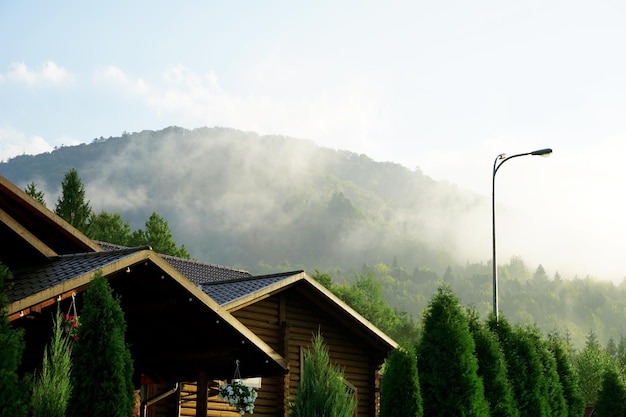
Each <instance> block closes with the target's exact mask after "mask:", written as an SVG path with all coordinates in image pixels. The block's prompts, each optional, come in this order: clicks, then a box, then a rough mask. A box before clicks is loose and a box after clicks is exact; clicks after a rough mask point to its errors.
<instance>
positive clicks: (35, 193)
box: [24, 181, 46, 207]
mask: <svg viewBox="0 0 626 417" xmlns="http://www.w3.org/2000/svg"><path fill="white" fill-rule="evenodd" d="M24 191H25V192H26V194H28V195H29V196H31V197H32V198H33V199H35V201H38V202H39V203H40V204H41V205H43V206H44V207H46V200H45V199H44V194H43V191H39V190H37V185H36V184H35V182H34V181H31V182H30V183H29V184H28V185H26V188H25V189H24Z"/></svg>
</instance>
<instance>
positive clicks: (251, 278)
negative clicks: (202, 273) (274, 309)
mask: <svg viewBox="0 0 626 417" xmlns="http://www.w3.org/2000/svg"><path fill="white" fill-rule="evenodd" d="M302 272H304V271H303V270H299V271H291V272H280V273H276V274H268V275H252V276H249V277H241V278H231V279H223V280H219V281H207V282H202V283H200V286H201V287H203V286H205V285H222V284H233V283H237V282H245V281H255V280H261V279H268V278H278V277H288V276H292V275H296V274H300V273H302Z"/></svg>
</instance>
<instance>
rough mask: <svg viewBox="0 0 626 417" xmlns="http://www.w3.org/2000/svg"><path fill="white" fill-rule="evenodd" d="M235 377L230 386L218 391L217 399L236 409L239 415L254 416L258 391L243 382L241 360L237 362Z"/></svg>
mask: <svg viewBox="0 0 626 417" xmlns="http://www.w3.org/2000/svg"><path fill="white" fill-rule="evenodd" d="M235 365H236V366H235V375H234V376H233V379H232V380H231V381H230V384H222V385H220V387H219V389H218V394H217V398H219V399H220V400H224V401H226V402H228V404H230V405H231V406H232V407H235V409H236V410H237V411H239V414H241V415H244V414H246V413H248V414H254V400H256V396H257V393H256V390H255V389H254V388H252V387H250V386H248V385H245V384H244V383H243V382H242V381H241V374H240V373H239V359H237V360H236V361H235Z"/></svg>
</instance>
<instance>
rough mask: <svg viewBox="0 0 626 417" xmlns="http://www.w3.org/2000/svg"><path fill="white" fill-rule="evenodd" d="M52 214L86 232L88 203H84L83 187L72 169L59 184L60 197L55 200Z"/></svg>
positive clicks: (89, 210)
mask: <svg viewBox="0 0 626 417" xmlns="http://www.w3.org/2000/svg"><path fill="white" fill-rule="evenodd" d="M54 212H55V213H56V214H57V215H59V216H61V218H63V220H65V221H66V222H68V223H69V224H71V225H72V226H74V227H75V228H77V229H78V230H80V231H81V232H83V233H85V232H87V220H88V219H89V215H90V214H91V207H90V206H89V201H85V186H84V185H83V183H82V181H81V180H80V178H79V177H78V171H76V169H74V168H72V169H70V170H69V171H68V172H67V173H66V174H65V177H64V178H63V182H62V183H61V196H60V197H59V199H58V200H57V204H56V208H55V209H54Z"/></svg>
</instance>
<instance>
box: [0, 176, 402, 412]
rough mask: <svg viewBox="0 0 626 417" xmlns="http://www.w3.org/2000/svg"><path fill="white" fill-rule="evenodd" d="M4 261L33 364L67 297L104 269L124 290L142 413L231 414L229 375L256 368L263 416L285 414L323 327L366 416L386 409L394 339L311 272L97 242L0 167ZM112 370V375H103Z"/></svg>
mask: <svg viewBox="0 0 626 417" xmlns="http://www.w3.org/2000/svg"><path fill="white" fill-rule="evenodd" d="M0 236H2V239H0V261H1V262H2V263H4V264H6V265H7V266H9V268H10V269H11V271H12V272H13V275H14V277H15V279H14V285H13V287H12V288H11V289H10V290H9V292H8V296H9V302H10V305H9V319H10V320H11V322H12V324H13V325H14V326H17V327H21V328H23V329H25V342H26V349H25V352H24V356H23V364H22V368H23V369H22V370H23V371H25V372H32V371H33V370H34V369H36V368H37V367H38V366H39V365H40V363H41V357H42V352H43V347H44V346H45V344H46V343H48V341H49V337H50V334H51V329H52V325H51V318H52V313H53V312H54V311H55V308H56V306H57V305H59V306H60V308H62V309H64V310H65V309H67V308H69V306H70V303H71V301H72V300H74V301H75V305H77V308H78V312H79V314H80V309H81V300H82V297H81V293H82V292H83V291H84V290H85V289H86V288H88V286H89V282H90V280H91V279H92V278H93V276H94V275H95V274H96V273H97V272H98V271H102V273H103V275H104V276H105V277H106V278H107V279H108V281H109V283H110V285H111V286H112V287H113V290H114V292H115V293H116V294H118V295H119V296H120V297H121V303H122V308H123V310H124V313H125V317H126V322H127V339H128V342H129V345H130V347H131V354H132V356H133V359H134V363H135V373H136V375H135V383H136V386H137V389H138V390H141V407H140V410H139V411H140V412H141V415H145V416H154V417H161V416H178V415H191V416H194V415H195V416H227V415H231V414H232V415H233V416H236V415H239V414H238V413H233V412H232V410H231V409H230V408H229V407H228V405H227V404H226V403H224V402H223V401H220V400H218V399H217V398H216V390H215V388H216V387H217V384H218V383H219V382H218V381H223V380H226V379H230V378H232V377H233V372H234V370H235V364H236V363H237V362H239V363H240V372H241V376H242V377H256V378H257V381H260V384H261V388H260V389H259V391H258V392H259V395H258V398H257V400H256V403H255V405H256V407H255V414H257V415H262V416H263V415H267V416H270V415H271V416H286V415H287V411H288V404H289V402H290V401H293V399H294V398H295V392H296V388H297V384H298V381H299V378H300V372H301V366H302V355H303V353H304V350H305V349H306V348H307V347H308V346H309V345H310V342H311V339H312V337H313V335H314V334H316V333H317V332H318V331H319V332H320V333H321V334H322V336H323V337H324V340H325V342H326V344H327V346H328V348H329V352H330V356H331V360H332V361H333V362H334V363H336V364H338V365H339V366H340V367H341V368H342V369H343V370H344V373H345V385H346V389H347V390H349V391H350V392H352V393H353V394H354V395H355V396H356V398H357V400H358V409H357V413H356V415H358V416H376V415H377V413H378V411H377V402H378V393H377V383H378V382H377V381H378V370H379V368H380V366H381V365H382V363H383V360H384V358H385V357H386V356H387V354H388V353H389V351H390V350H392V349H394V348H395V347H396V344H395V342H394V341H393V340H391V339H390V338H389V337H387V336H386V335H385V334H384V333H382V332H381V331H380V330H378V329H377V328H375V327H374V326H373V325H372V324H371V323H369V322H367V321H366V320H365V319H364V318H363V317H361V316H360V315H359V314H357V313H356V312H355V311H353V310H352V309H351V308H350V307H348V306H347V305H345V304H344V303H343V302H342V301H340V300H339V299H337V297H335V296H334V295H333V294H332V293H330V292H329V291H328V290H326V289H325V288H324V287H323V286H321V285H320V284H319V283H317V282H316V281H315V280H313V279H311V278H310V277H309V276H307V275H306V274H305V273H304V272H302V271H296V272H289V273H284V274H276V275H269V276H260V277H255V276H252V275H251V274H249V273H247V272H246V271H241V270H236V269H232V268H226V267H221V266H217V265H213V264H207V263H203V262H198V261H190V260H184V259H179V258H173V257H169V256H163V255H159V254H157V253H155V252H154V251H152V250H151V249H150V248H149V247H142V248H121V247H115V246H113V245H104V244H99V243H97V242H93V241H91V240H90V239H88V238H87V237H86V236H84V235H83V234H82V233H80V232H79V231H77V230H76V229H74V228H73V227H72V226H70V225H69V224H67V223H66V222H65V221H63V220H62V219H61V218H59V217H58V216H56V215H55V214H54V213H52V212H51V211H49V210H47V209H46V208H44V207H43V206H41V205H40V204H39V203H37V202H35V201H34V200H32V199H31V198H30V197H29V196H27V195H26V194H25V193H24V192H23V191H22V190H21V189H19V188H18V187H16V186H15V185H14V184H12V183H10V182H9V181H8V180H6V179H5V178H3V177H1V176H0ZM96 377H106V376H94V378H96Z"/></svg>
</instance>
